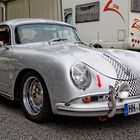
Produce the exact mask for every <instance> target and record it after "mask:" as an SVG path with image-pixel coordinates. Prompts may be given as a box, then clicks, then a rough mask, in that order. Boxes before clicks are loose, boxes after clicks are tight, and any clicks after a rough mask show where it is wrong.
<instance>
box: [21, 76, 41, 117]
mask: <svg viewBox="0 0 140 140" xmlns="http://www.w3.org/2000/svg"><path fill="white" fill-rule="evenodd" d="M23 102H24V106H25V108H26V110H27V111H28V113H29V114H31V115H33V116H36V115H38V114H39V113H40V112H41V109H42V107H43V88H42V85H41V83H40V81H39V80H38V79H37V78H36V77H29V78H28V79H27V80H26V81H25V83H24V86H23Z"/></svg>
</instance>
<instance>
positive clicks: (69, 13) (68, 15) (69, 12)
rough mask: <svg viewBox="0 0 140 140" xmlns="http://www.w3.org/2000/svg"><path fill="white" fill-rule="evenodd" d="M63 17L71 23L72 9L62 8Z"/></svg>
mask: <svg viewBox="0 0 140 140" xmlns="http://www.w3.org/2000/svg"><path fill="white" fill-rule="evenodd" d="M64 19H65V22H66V23H69V24H72V9H71V8H70V9H65V10H64Z"/></svg>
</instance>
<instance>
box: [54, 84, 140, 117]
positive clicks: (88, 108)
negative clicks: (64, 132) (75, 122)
mask: <svg viewBox="0 0 140 140" xmlns="http://www.w3.org/2000/svg"><path fill="white" fill-rule="evenodd" d="M114 92H115V89H114V87H113V86H109V91H108V92H101V93H91V94H86V95H83V96H80V97H77V98H74V99H72V100H70V101H68V102H67V103H57V104H56V110H57V114H59V115H66V116H81V117H100V116H106V117H108V118H112V117H114V116H115V115H116V114H123V113H124V114H125V113H126V112H125V111H124V106H125V105H126V104H133V103H137V102H140V98H139V97H133V98H127V99H124V100H118V99H116V98H115V93H114ZM97 96H98V97H99V96H102V97H105V100H104V101H93V102H89V103H85V102H84V99H85V98H86V97H92V98H94V97H97ZM80 100H81V102H77V101H80Z"/></svg>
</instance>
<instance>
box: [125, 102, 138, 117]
mask: <svg viewBox="0 0 140 140" xmlns="http://www.w3.org/2000/svg"><path fill="white" fill-rule="evenodd" d="M136 113H140V103H133V104H125V105H124V115H125V116H128V115H132V114H136Z"/></svg>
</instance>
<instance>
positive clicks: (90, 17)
mask: <svg viewBox="0 0 140 140" xmlns="http://www.w3.org/2000/svg"><path fill="white" fill-rule="evenodd" d="M75 11H76V23H84V22H92V21H99V19H100V18H99V16H100V10H99V2H94V3H88V4H83V5H78V6H76V10H75Z"/></svg>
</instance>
